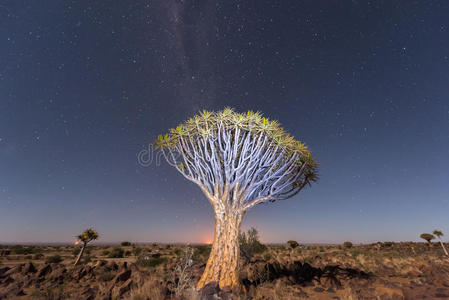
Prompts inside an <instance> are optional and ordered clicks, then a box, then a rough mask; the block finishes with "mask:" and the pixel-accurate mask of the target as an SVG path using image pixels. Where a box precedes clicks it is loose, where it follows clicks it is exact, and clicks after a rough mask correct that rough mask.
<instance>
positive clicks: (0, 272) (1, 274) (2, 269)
mask: <svg viewBox="0 0 449 300" xmlns="http://www.w3.org/2000/svg"><path fill="white" fill-rule="evenodd" d="M9 269H11V268H10V267H3V268H0V278H2V277H3V275H4V274H5V273H6V272H8V271H9ZM5 276H6V275H5Z"/></svg>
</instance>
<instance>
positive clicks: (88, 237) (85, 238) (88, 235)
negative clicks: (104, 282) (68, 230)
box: [75, 228, 98, 266]
mask: <svg viewBox="0 0 449 300" xmlns="http://www.w3.org/2000/svg"><path fill="white" fill-rule="evenodd" d="M77 238H78V240H80V241H81V242H82V243H83V245H82V248H81V251H80V252H79V253H78V257H77V258H76V260H75V266H76V265H77V264H78V263H79V261H80V259H81V257H82V256H83V254H84V250H85V249H86V246H87V244H88V243H90V242H91V241H93V240H96V239H98V233H97V232H96V231H95V230H93V229H92V228H89V229H86V230H85V231H84V232H83V233H81V234H80V235H78V236H77Z"/></svg>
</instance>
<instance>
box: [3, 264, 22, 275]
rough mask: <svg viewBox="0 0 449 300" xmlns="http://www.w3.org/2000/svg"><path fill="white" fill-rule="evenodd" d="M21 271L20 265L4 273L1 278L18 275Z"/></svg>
mask: <svg viewBox="0 0 449 300" xmlns="http://www.w3.org/2000/svg"><path fill="white" fill-rule="evenodd" d="M21 271H22V265H17V266H14V267H12V268H11V269H9V270H8V271H6V272H5V273H4V274H3V276H5V277H7V276H11V275H12V274H16V273H20V272H21Z"/></svg>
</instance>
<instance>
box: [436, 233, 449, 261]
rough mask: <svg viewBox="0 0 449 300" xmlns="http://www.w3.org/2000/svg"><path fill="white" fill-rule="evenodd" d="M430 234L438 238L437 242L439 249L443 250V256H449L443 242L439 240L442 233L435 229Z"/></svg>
mask: <svg viewBox="0 0 449 300" xmlns="http://www.w3.org/2000/svg"><path fill="white" fill-rule="evenodd" d="M432 233H433V234H434V235H436V237H437V238H438V241H439V242H440V245H441V248H443V251H444V254H445V255H446V256H449V254H448V253H447V250H446V247H444V244H443V241H442V240H441V237H442V236H443V232H442V231H441V230H437V229H435V230H434V231H433V232H432Z"/></svg>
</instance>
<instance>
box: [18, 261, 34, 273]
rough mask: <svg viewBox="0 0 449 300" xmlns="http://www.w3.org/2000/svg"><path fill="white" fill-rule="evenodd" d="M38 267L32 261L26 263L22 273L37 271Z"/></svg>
mask: <svg viewBox="0 0 449 300" xmlns="http://www.w3.org/2000/svg"><path fill="white" fill-rule="evenodd" d="M36 271H37V270H36V267H35V266H34V265H33V264H32V263H31V262H28V263H26V264H25V265H24V266H23V268H22V274H28V273H36Z"/></svg>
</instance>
